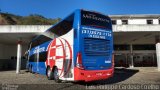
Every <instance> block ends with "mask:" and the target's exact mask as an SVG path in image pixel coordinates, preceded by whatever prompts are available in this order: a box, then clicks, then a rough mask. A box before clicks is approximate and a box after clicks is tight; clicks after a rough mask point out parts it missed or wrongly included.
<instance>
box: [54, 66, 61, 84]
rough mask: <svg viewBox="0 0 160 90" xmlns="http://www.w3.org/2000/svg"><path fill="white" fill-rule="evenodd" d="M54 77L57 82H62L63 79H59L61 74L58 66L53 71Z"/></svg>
mask: <svg viewBox="0 0 160 90" xmlns="http://www.w3.org/2000/svg"><path fill="white" fill-rule="evenodd" d="M53 77H54V80H55V82H56V83H60V82H61V80H60V79H59V74H58V68H57V67H55V68H54V71H53Z"/></svg>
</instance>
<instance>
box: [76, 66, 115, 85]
mask: <svg viewBox="0 0 160 90" xmlns="http://www.w3.org/2000/svg"><path fill="white" fill-rule="evenodd" d="M113 73H114V68H111V69H107V70H81V69H79V68H77V67H75V69H74V80H75V81H85V82H89V81H96V80H104V79H108V78H110V77H112V76H113Z"/></svg>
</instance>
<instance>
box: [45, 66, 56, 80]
mask: <svg viewBox="0 0 160 90" xmlns="http://www.w3.org/2000/svg"><path fill="white" fill-rule="evenodd" d="M46 75H47V78H48V80H53V79H54V77H53V72H52V71H51V69H50V67H48V68H47V73H46Z"/></svg>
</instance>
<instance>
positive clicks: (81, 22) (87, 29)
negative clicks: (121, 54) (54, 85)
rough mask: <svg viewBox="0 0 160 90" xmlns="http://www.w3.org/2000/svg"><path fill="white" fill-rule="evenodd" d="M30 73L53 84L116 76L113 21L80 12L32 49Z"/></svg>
mask: <svg viewBox="0 0 160 90" xmlns="http://www.w3.org/2000/svg"><path fill="white" fill-rule="evenodd" d="M27 66H28V70H29V71H30V72H34V73H39V74H43V75H46V76H47V78H48V79H49V80H52V79H54V80H55V82H60V81H63V80H65V81H85V82H88V81H95V80H102V79H108V78H110V77H112V76H113V73H114V56H113V34H112V23H111V19H110V18H109V17H108V16H106V15H103V14H101V13H99V12H94V11H87V10H82V9H78V10H75V11H74V12H73V13H72V14H70V15H69V16H68V17H66V18H65V19H63V20H61V21H60V22H59V23H57V24H55V25H53V26H51V27H50V28H49V29H48V30H46V31H45V32H44V33H42V34H41V35H39V36H37V37H35V38H33V40H32V41H31V42H30V44H29V46H28V64H27Z"/></svg>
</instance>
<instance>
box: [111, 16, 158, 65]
mask: <svg viewBox="0 0 160 90" xmlns="http://www.w3.org/2000/svg"><path fill="white" fill-rule="evenodd" d="M110 17H111V18H112V23H113V30H114V49H115V62H116V66H125V67H128V66H130V67H148V66H157V60H158V58H157V55H159V56H160V54H158V52H160V51H158V47H157V48H156V45H158V43H159V42H160V15H112V16H110ZM156 51H157V54H156ZM159 60H160V59H159Z"/></svg>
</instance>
